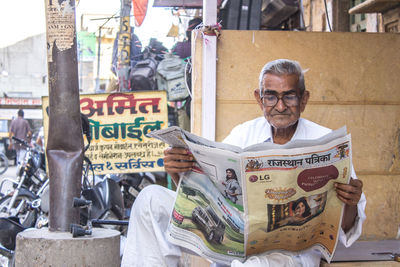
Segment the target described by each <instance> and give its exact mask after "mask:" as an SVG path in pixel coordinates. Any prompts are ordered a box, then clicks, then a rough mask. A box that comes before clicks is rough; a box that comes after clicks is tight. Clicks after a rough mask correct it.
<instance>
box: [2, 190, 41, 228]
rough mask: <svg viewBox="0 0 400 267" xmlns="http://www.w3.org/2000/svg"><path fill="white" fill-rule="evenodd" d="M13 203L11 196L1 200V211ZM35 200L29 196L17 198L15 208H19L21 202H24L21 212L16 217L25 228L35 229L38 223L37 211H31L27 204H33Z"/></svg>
mask: <svg viewBox="0 0 400 267" xmlns="http://www.w3.org/2000/svg"><path fill="white" fill-rule="evenodd" d="M10 201H11V196H5V197H4V198H2V199H0V211H1V210H3V209H4V208H7V207H8V205H9V203H10ZM32 201H33V199H32V198H30V197H28V196H17V199H16V200H15V203H14V206H13V208H16V207H18V205H19V204H20V203H21V202H24V204H23V206H22V208H21V210H20V212H19V213H18V214H17V215H16V216H17V217H18V219H19V223H20V224H22V226H24V227H25V228H29V227H34V226H35V223H36V210H31V209H30V207H29V206H28V204H27V203H30V202H32Z"/></svg>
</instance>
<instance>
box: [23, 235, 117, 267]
mask: <svg viewBox="0 0 400 267" xmlns="http://www.w3.org/2000/svg"><path fill="white" fill-rule="evenodd" d="M119 247H120V232H118V231H115V230H111V229H104V228H93V229H92V235H91V236H83V237H78V238H72V235H71V234H70V233H67V232H50V231H49V230H48V228H42V229H32V230H27V231H24V232H21V233H19V234H18V235H17V246H16V249H15V266H16V267H19V266H20V267H23V266H115V267H118V266H120V265H121V263H120V251H119V250H120V249H119Z"/></svg>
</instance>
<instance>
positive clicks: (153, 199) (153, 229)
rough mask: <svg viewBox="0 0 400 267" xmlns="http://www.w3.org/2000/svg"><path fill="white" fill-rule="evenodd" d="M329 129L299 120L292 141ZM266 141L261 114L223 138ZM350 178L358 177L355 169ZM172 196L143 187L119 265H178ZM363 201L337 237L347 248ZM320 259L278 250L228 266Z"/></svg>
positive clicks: (246, 143)
mask: <svg viewBox="0 0 400 267" xmlns="http://www.w3.org/2000/svg"><path fill="white" fill-rule="evenodd" d="M330 131H331V130H330V129H328V128H325V127H322V126H320V125H318V124H316V123H313V122H311V121H308V120H305V119H299V123H298V125H297V129H296V132H295V134H294V136H293V137H292V140H295V139H316V138H319V137H321V136H323V135H325V134H327V133H329V132H330ZM265 141H272V134H271V126H270V125H269V123H268V122H267V120H266V119H265V118H264V117H260V118H257V119H254V120H251V121H248V122H245V123H243V124H240V125H238V126H236V127H235V128H234V129H233V130H232V132H231V133H230V134H229V135H228V137H227V138H225V140H224V142H226V143H229V144H232V145H236V146H240V147H242V148H243V147H247V146H250V145H253V144H257V143H262V142H265ZM352 177H353V178H357V177H356V175H355V173H354V170H353V171H352ZM175 196H176V193H175V192H173V191H171V190H169V189H167V188H164V187H161V186H156V185H153V186H148V187H146V188H144V189H143V190H142V192H141V193H140V194H139V196H138V198H137V199H136V200H135V202H134V204H133V207H132V213H131V217H130V219H129V229H128V236H127V240H126V245H125V249H124V254H123V258H122V264H121V266H140V267H147V266H149V267H153V266H177V264H178V262H179V258H180V256H181V251H182V250H184V248H181V247H179V246H175V245H173V244H171V243H169V242H168V240H167V235H168V233H167V226H168V223H169V218H170V215H171V213H172V209H173V205H174V201H175ZM365 204H366V200H365V196H364V194H362V196H361V199H360V202H359V203H358V206H357V207H358V217H357V219H356V222H355V224H354V226H353V227H352V229H351V230H350V231H348V232H347V234H345V233H344V231H343V230H342V229H340V234H339V239H340V241H341V242H342V243H343V244H344V245H345V246H346V247H348V246H350V245H351V244H352V243H353V242H354V241H355V240H357V239H358V237H359V236H360V235H361V229H362V223H363V221H364V220H365V218H366V217H365V212H364V209H365ZM320 259H321V254H320V252H319V251H315V250H312V249H308V250H304V251H300V252H289V251H280V252H274V253H264V254H260V255H258V256H252V257H250V258H249V259H248V260H247V261H246V262H244V263H241V262H239V261H237V260H235V261H233V262H232V264H231V266H234V267H236V266H252V267H256V266H260V267H261V266H263V267H265V266H319V262H320Z"/></svg>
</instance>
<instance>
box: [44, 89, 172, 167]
mask: <svg viewBox="0 0 400 267" xmlns="http://www.w3.org/2000/svg"><path fill="white" fill-rule="evenodd" d="M48 105H49V99H48V97H43V105H42V107H43V114H44V116H43V117H44V129H45V133H46V138H47V129H48V121H49V120H48V119H49V118H48V115H47V112H46V111H45V110H46V108H47V107H48ZM80 105H81V112H82V113H83V114H85V115H86V116H87V117H88V118H89V122H90V132H91V137H92V141H91V144H90V147H89V149H88V150H87V151H86V152H85V155H86V156H87V157H88V158H89V159H90V160H91V161H92V163H93V169H94V171H95V174H107V173H132V172H152V171H164V162H163V159H162V157H163V151H164V149H165V147H166V144H164V143H163V142H161V141H158V140H156V139H153V138H149V137H147V136H146V135H147V134H148V133H149V132H151V131H154V130H159V129H162V128H167V127H168V109H167V96H166V92H165V91H141V92H134V93H133V92H124V93H112V94H93V95H81V96H80Z"/></svg>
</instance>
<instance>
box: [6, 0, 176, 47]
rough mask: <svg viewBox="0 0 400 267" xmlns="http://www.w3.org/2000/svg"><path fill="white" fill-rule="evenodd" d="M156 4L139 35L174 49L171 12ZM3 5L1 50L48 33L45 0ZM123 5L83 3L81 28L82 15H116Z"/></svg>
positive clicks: (115, 0) (97, 0) (116, 1)
mask: <svg viewBox="0 0 400 267" xmlns="http://www.w3.org/2000/svg"><path fill="white" fill-rule="evenodd" d="M152 2H153V1H152V0H149V5H148V9H147V15H146V18H145V19H144V22H143V24H142V25H141V26H140V27H138V28H136V29H135V33H136V35H138V36H139V39H140V40H141V41H142V43H143V44H147V41H148V40H149V39H150V38H151V37H155V38H157V39H158V40H159V41H161V42H163V44H164V46H166V47H167V48H171V47H172V45H173V44H174V43H175V40H174V38H172V37H166V35H167V33H168V31H169V29H170V28H171V25H172V22H173V21H174V19H173V16H172V14H171V11H170V10H169V9H165V8H154V7H152ZM0 4H1V8H0V33H1V38H0V48H1V47H5V46H9V45H12V44H14V43H16V42H18V41H21V40H24V39H25V38H28V37H30V36H34V35H37V34H40V33H44V32H45V31H46V21H45V12H44V5H45V0H0ZM120 5H121V2H120V0H80V1H79V2H78V4H77V8H76V18H77V29H79V23H80V21H79V20H80V19H79V18H80V15H81V14H82V13H92V14H115V13H117V12H118V13H119V9H120Z"/></svg>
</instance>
